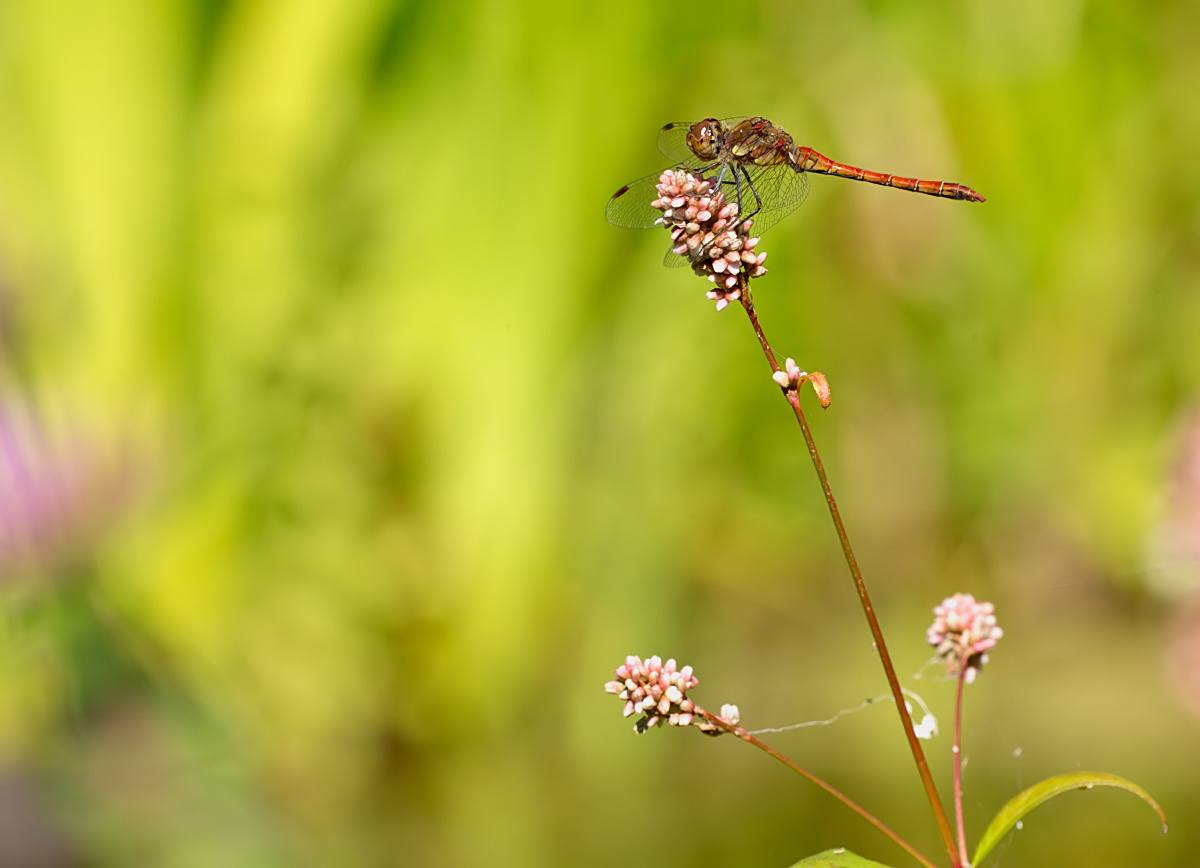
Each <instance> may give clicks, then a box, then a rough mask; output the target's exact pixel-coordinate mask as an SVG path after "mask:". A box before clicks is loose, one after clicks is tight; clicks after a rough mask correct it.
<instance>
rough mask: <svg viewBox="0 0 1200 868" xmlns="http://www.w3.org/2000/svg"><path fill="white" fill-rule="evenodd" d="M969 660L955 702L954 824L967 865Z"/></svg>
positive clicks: (962, 670) (961, 673)
mask: <svg viewBox="0 0 1200 868" xmlns="http://www.w3.org/2000/svg"><path fill="white" fill-rule="evenodd" d="M966 675H967V660H966V657H964V658H963V660H962V663H961V665H960V666H959V667H958V696H957V697H956V698H955V700H954V822H955V824H956V825H957V827H958V858H959V859H961V860H962V862H963V864H964V865H966V864H968V863H967V831H966V826H965V825H964V824H963V798H962V706H963V684H964V683H965V681H966Z"/></svg>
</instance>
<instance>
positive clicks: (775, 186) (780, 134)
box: [605, 117, 987, 266]
mask: <svg viewBox="0 0 1200 868" xmlns="http://www.w3.org/2000/svg"><path fill="white" fill-rule="evenodd" d="M658 149H659V150H660V151H662V152H663V154H665V155H666V156H667V157H669V158H670V159H671V160H674V161H675V163H676V165H677V166H679V167H680V168H684V169H687V170H689V171H691V172H692V173H694V174H696V175H699V176H703V177H705V178H708V179H709V180H711V181H713V186H714V188H716V189H718V190H721V191H723V192H724V193H725V198H726V200H727V201H730V202H736V203H737V205H738V214H739V215H740V218H741V219H742V220H751V219H752V220H753V221H754V224H753V225H754V231H755V233H762V232H765V231H766V230H767V229H770V228H771V227H772V226H774V225H775V224H776V223H778V222H779V221H780V220H782V219H783V218H784V217H786V216H788V215H789V214H791V213H792V212H793V211H795V210H796V209H797V208H799V207H800V205H801V204H802V203H803V202H804V199H805V197H807V196H808V186H809V184H808V176H809V174H810V173H816V174H818V175H836V176H838V177H839V178H850V179H851V180H854V181H866V182H867V183H868V184H880V185H882V186H884V187H896V188H897V189H900V190H909V191H911V192H913V193H924V194H925V195H927V196H940V197H942V198H943V199H962V200H966V201H968V202H985V201H987V200H986V199H984V197H983V196H981V195H979V194H978V193H976V192H975V191H974V190H972V189H971V188H970V187H968V186H966V185H965V184H952V183H949V182H947V181H926V180H922V179H920V178H906V177H903V176H901V175H887V174H884V173H882V172H871V171H868V170H866V169H859V168H857V167H855V166H848V165H846V164H845V163H838V162H836V161H834V160H831V159H829V158H828V157H826V156H825V155H824V154H821V153H818V152H817V151H814V150H813V149H812V148H808V147H803V146H800V145H797V144H796V143H795V142H794V141H793V140H792V137H791V135H789V134H788V132H787V131H786V130H784V129H783V128H782V127H777V126H775V124H773V123H771V122H770V121H769V120H767V119H766V118H758V117H754V118H725V119H724V120H718V119H717V118H705V119H704V120H702V121H696V122H694V123H671V124H667V125H666V126H664V127H663V128H662V129H661V130H659V132H658ZM661 174H662V173H661V172H656V173H655V174H653V175H647V176H646V177H644V178H639V179H638V180H636V181H633V182H631V183H629V184H626V185H625V186H623V187H622V188H621V189H619V190H617V192H615V193H613V195H612V198H611V199H609V200H608V207H607V208H606V209H605V217H607V218H608V222H609V223H611V224H612V225H614V226H625V227H629V228H632V229H647V228H649V227H651V226H654V225H655V224H656V223H657V222H658V221H659V218H661V217H662V212H661V211H659V210H658V209H657V208H654V207H653V206H651V204H650V203H651V202H652V201H654V200H655V199H657V198H658V197H659V194H658V190H657V186H658V183H659V177H660V176H661ZM685 262H687V260H686V259H685V258H684V257H683V256H680V255H678V254H676V253H675V252H673V251H668V252H667V256H666V259H665V264H667V265H672V266H675V265H683V264H684V263H685Z"/></svg>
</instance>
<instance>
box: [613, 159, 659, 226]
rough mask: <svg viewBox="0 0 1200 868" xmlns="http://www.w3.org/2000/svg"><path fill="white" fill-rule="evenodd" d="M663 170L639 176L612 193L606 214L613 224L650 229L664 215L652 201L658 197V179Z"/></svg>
mask: <svg viewBox="0 0 1200 868" xmlns="http://www.w3.org/2000/svg"><path fill="white" fill-rule="evenodd" d="M661 176H662V172H655V173H654V174H653V175H647V176H646V177H644V178H638V179H637V180H636V181H633V182H631V183H629V184H626V185H625V186H624V187H622V188H621V189H620V190H618V191H617V192H615V193H613V194H612V198H611V199H609V200H608V207H606V208H605V209H604V216H605V218H607V220H608V222H609V223H611V224H612V225H613V226H624V227H626V228H628V229H649V228H650V227H651V226H653V225H654V223H655V221H656V220H658V218H659V217H661V216H662V212H661V211H659V210H658V209H657V208H654V207H651V205H650V203H651V202H653V201H654V200H655V199H657V198H658V189H657V188H658V179H659V177H661Z"/></svg>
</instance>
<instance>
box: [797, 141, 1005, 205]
mask: <svg viewBox="0 0 1200 868" xmlns="http://www.w3.org/2000/svg"><path fill="white" fill-rule="evenodd" d="M793 163H794V166H793V168H795V169H796V171H798V172H816V173H818V174H821V175H837V176H838V177H840V178H850V179H851V180H854V181H866V182H867V183H868V184H880V185H882V186H884V187H897V188H899V189H901V190H911V191H912V192H914V193H924V194H925V195H926V196H940V197H942V198H943V199H966V200H967V201H970V202H984V201H987V200H985V199H984V198H983V196H980V195H979V194H978V193H976V192H975V191H974V190H972V189H971V188H970V187H968V186H966V185H965V184H952V183H950V182H948V181H926V180H922V179H921V178H905V177H902V176H900V175H886V174H883V173H882V172H871V171H868V170H866V169H860V168H858V167H856V166H847V165H846V164H845V163H838V162H834V161H833V160H831V159H829V158H828V157H826V156H825V155H823V154H819V153H817V152H816V151H814V150H813V149H812V148H797V149H796V153H795V155H794V157H793Z"/></svg>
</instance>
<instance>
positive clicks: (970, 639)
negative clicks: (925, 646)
mask: <svg viewBox="0 0 1200 868" xmlns="http://www.w3.org/2000/svg"><path fill="white" fill-rule="evenodd" d="M994 609H995V607H994V606H993V605H992V604H991V603H978V602H976V601H975V598H974V597H973V596H971V595H970V594H955V595H954V596H953V597H947V598H946V599H945V600H943V601H942V604H941V605H940V606H935V607H934V609H933V614H934V619H933V624H932V625H931V626H930V628H929V630H928V632H927V633H926V638H927V640H928V641H929V644H930V645H933V646H935V647H936V648H937V654H938V657H940V658H942V660H943V662H945V664H946V671H947V672H949V673H950V674H951V675H953V676H956V677H957V676H958V674H959V671H960V668H961V667H962V666H966V670H967V671H966V674H965V676H964V677H965V678H966V681H967V683H968V684H969V683H971V682H972V681H974V680H975V676H977V675H978V674H979V670H981V669H982V668H983V664H985V663H987V660H988V656H987V652H988V651H990V650H992V649H993V648H995V647H996V640H998V639H999V638H1000V637H1001V636H1003V635H1004V631H1003V630H1001V629H1000V628H999V627H997V626H996V616H995V615H994V614H993V611H994Z"/></svg>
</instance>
